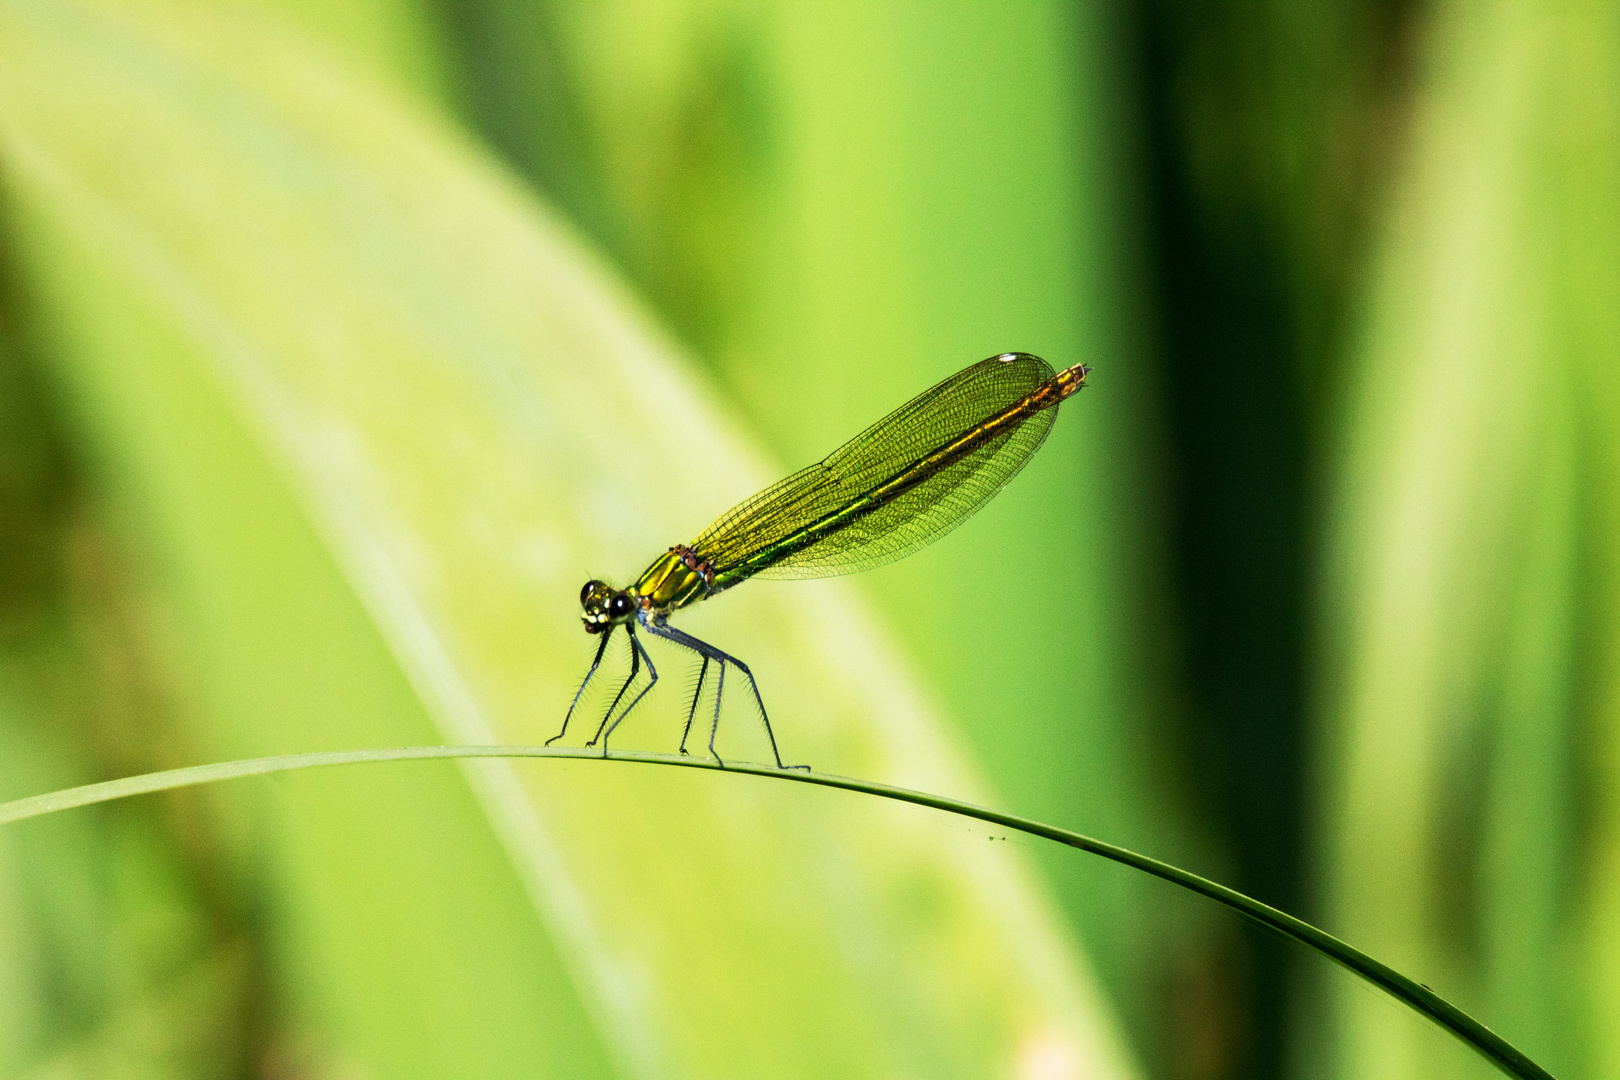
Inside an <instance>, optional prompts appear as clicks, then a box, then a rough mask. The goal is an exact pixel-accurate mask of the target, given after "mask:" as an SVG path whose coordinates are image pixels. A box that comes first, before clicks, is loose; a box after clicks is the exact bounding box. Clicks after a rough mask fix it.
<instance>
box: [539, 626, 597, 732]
mask: <svg viewBox="0 0 1620 1080" xmlns="http://www.w3.org/2000/svg"><path fill="white" fill-rule="evenodd" d="M612 636H613V627H611V626H610V627H608V628H607V629H606V630H604V631H602V644H600V645H598V646H597V647H596V658H595V659H593V660H592V661H591V670H589V671H587V672H586V673H585V678H584V679H582V680H581V681H580V684H579V689H578V690H575V691H574V700H573V701H571V702H569V703H568V712H567V713H565V714H564V715H563V726H562V730H561V731H559V732H557V734H555V735H553V736H552V737H551V738H549V739H547V740H546V745H547V746H550V745H551V744H552V743H554V742H556V741H557V740H558V739H560V738H562V737H563V736H564V735H566V734H568V721H570V720H572V719H573V718H574V710H575V709H577V708H578V707H579V699H580V697H581V696H582V695H583V694H584V693H585V688H586V687H587V686H589V685H591V679H592V677H593V676H595V675H596V669H597V668H599V667H601V666H602V654H603V653H605V652H607V647H608V638H610V637H612Z"/></svg>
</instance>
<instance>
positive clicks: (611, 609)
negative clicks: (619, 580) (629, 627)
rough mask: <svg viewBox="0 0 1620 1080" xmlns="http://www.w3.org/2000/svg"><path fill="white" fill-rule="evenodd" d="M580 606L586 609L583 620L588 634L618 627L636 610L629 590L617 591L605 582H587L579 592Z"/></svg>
mask: <svg viewBox="0 0 1620 1080" xmlns="http://www.w3.org/2000/svg"><path fill="white" fill-rule="evenodd" d="M579 605H580V607H582V608H584V609H585V614H584V615H583V616H581V619H582V621H583V622H584V623H585V632H586V633H587V634H600V633H601V632H602V631H604V630H606V629H607V628H608V627H610V626H617V625H618V624H619V623H622V622H624V620H626V619H628V618H629V617H630V615H631V613H632V612H634V611H635V610H636V603H635V601H634V600H633V599H631V597H630V590H629V589H615V588H614V587H613V586H611V585H609V584H608V583H607V582H605V581H587V582H586V583H585V587H584V588H583V589H581V590H579Z"/></svg>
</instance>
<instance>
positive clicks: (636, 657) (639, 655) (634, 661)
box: [585, 624, 658, 757]
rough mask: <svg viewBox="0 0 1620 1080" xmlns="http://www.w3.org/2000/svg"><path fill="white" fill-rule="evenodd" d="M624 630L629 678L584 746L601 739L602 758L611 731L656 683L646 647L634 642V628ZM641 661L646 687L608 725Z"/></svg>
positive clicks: (627, 625)
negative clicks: (628, 650) (627, 644)
mask: <svg viewBox="0 0 1620 1080" xmlns="http://www.w3.org/2000/svg"><path fill="white" fill-rule="evenodd" d="M624 629H625V631H626V632H627V633H629V635H630V677H629V678H628V679H626V680H624V685H623V686H621V687H619V692H618V694H616V695H615V696H614V698H613V704H612V705H609V706H608V711H607V715H606V716H604V717H602V723H601V725H599V726H598V727H597V729H596V734H595V735H593V736H591V741H590V742H588V743H586V744H585V745H586V746H595V745H596V740H597V739H601V740H602V756H603V757H607V741H608V738H609V737H610V736H612V734H613V729H614V728H616V727H618V726H619V725H620V724H622V723H624V718H625V717H627V716H629V715H630V710H631V709H634V708H635V707H636V706H637V705H639V704H641V699H642V698H644V697H646V696H647V691H649V690H651V689H652V688H653V687H654V686H655V685H657V683H658V669H657V668H655V667H653V662H652V657H651V656H650V655H648V653H647V648H646V646H644V645H642V644H641V642H639V641H637V640H636V628H635V627H634V626H632V625H629V624H626V625H625V628H624ZM642 660H645V661H647V685H646V686H643V687H642V688H641V692H640V693H639V694H637V695H636V696H635V697H633V698H631V699H630V704H628V705H626V706H625V707H624V711H623V712H621V713H620V714H619V718H618V719H617V720H614V721H613V723H611V724H609V723H608V720H609V719H610V718H612V716H613V710H614V709H615V708H617V707H618V705H619V699H620V698H622V697H624V692H625V691H626V690H628V689H630V684H631V683H633V682H635V681H636V673H637V672H638V671H639V670H640V669H641V661H642ZM603 728H606V729H607V730H606V732H604V731H603Z"/></svg>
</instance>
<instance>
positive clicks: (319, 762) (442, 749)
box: [0, 746, 1552, 1080]
mask: <svg viewBox="0 0 1620 1080" xmlns="http://www.w3.org/2000/svg"><path fill="white" fill-rule="evenodd" d="M424 758H563V759H568V760H577V761H608V762H615V763H632V764H642V765H676V766H682V767H685V768H689V769H713V770H715V771H717V772H727V773H742V774H746V775H749V776H764V777H768V778H770V779H773V780H791V781H794V782H795V783H800V784H818V785H820V786H822V787H830V788H841V789H843V790H844V791H858V792H862V793H864V794H867V795H876V796H879V797H881V798H885V799H894V800H896V801H898V802H907V803H913V804H915V805H917V806H927V807H931V808H933V809H935V810H943V811H945V812H947V813H951V814H959V815H961V816H962V817H969V818H976V819H977V820H979V821H984V822H988V823H989V824H992V825H999V826H1002V827H1003V828H1008V829H1016V830H1017V831H1019V832H1024V833H1029V834H1030V835H1031V836H1040V837H1044V838H1046V839H1048V840H1055V841H1057V842H1058V843H1060V844H1067V845H1068V846H1069V847H1072V848H1079V849H1080V850H1081V851H1089V852H1091V853H1092V854H1093V855H1101V856H1102V857H1103V858H1105V859H1112V860H1114V861H1115V862H1118V863H1124V864H1125V865H1126V866H1131V867H1135V868H1136V869H1138V870H1141V871H1143V872H1144V873H1148V874H1152V875H1153V876H1155V877H1160V878H1163V879H1164V880H1166V881H1168V882H1171V883H1173V884H1175V885H1180V886H1181V887H1182V888H1184V889H1190V890H1192V891H1193V892H1195V893H1199V894H1201V895H1203V896H1207V897H1209V898H1210V899H1211V900H1214V901H1216V902H1217V903H1220V904H1225V905H1226V906H1227V907H1229V908H1231V909H1232V910H1234V911H1236V912H1238V913H1239V914H1241V915H1246V916H1248V917H1249V918H1250V919H1253V920H1254V921H1255V922H1257V923H1259V924H1261V925H1262V926H1265V927H1269V928H1270V929H1272V930H1275V931H1276V932H1278V933H1280V934H1282V935H1284V936H1285V937H1289V938H1293V939H1294V940H1295V941H1298V942H1301V943H1302V944H1304V945H1307V946H1309V947H1310V948H1312V949H1315V950H1316V951H1317V952H1319V953H1321V954H1322V955H1324V956H1326V957H1327V958H1328V959H1330V960H1334V961H1336V962H1338V963H1339V964H1342V965H1343V966H1344V967H1347V968H1349V969H1350V970H1351V971H1353V972H1355V973H1356V974H1357V975H1360V976H1361V977H1362V978H1364V979H1366V980H1367V981H1368V982H1371V983H1373V984H1375V985H1377V986H1379V987H1382V988H1383V989H1384V990H1385V991H1386V992H1388V993H1390V994H1392V995H1394V996H1395V997H1396V998H1399V999H1400V1000H1401V1001H1404V1002H1405V1003H1406V1004H1407V1005H1410V1006H1411V1007H1412V1008H1413V1009H1416V1010H1417V1011H1418V1012H1419V1013H1422V1014H1423V1015H1424V1016H1426V1017H1428V1018H1429V1019H1430V1020H1432V1021H1434V1022H1435V1023H1436V1024H1439V1025H1440V1026H1441V1027H1443V1028H1445V1029H1446V1030H1447V1031H1449V1032H1451V1033H1452V1034H1453V1035H1455V1036H1457V1037H1458V1038H1459V1039H1461V1040H1462V1041H1463V1042H1465V1043H1467V1044H1468V1045H1469V1046H1471V1047H1473V1048H1474V1049H1475V1050H1477V1051H1479V1053H1481V1054H1483V1055H1484V1056H1485V1057H1486V1058H1487V1059H1488V1060H1489V1061H1490V1062H1491V1063H1492V1064H1494V1065H1496V1066H1497V1067H1498V1068H1499V1069H1501V1070H1502V1071H1503V1072H1505V1073H1507V1074H1508V1075H1509V1076H1516V1077H1521V1078H1524V1080H1531V1078H1537V1080H1552V1074H1551V1073H1549V1072H1547V1070H1545V1069H1543V1068H1542V1067H1541V1066H1539V1065H1537V1064H1536V1063H1535V1062H1533V1061H1531V1060H1530V1059H1529V1058H1528V1057H1526V1056H1525V1055H1524V1054H1523V1053H1521V1052H1520V1051H1519V1050H1518V1049H1516V1048H1515V1047H1514V1046H1513V1045H1512V1044H1511V1043H1509V1042H1508V1041H1507V1040H1505V1039H1503V1038H1502V1037H1501V1036H1499V1035H1497V1034H1496V1033H1495V1032H1493V1031H1491V1029H1490V1028H1488V1027H1486V1026H1485V1025H1484V1024H1481V1023H1480V1022H1479V1021H1477V1020H1475V1019H1474V1018H1473V1017H1471V1016H1469V1015H1468V1014H1467V1013H1465V1012H1463V1011H1462V1010H1461V1009H1459V1008H1457V1007H1456V1006H1455V1005H1453V1004H1452V1003H1451V1002H1449V1001H1447V1000H1446V999H1445V998H1443V997H1441V996H1440V995H1439V994H1436V993H1435V992H1434V991H1433V990H1430V989H1429V988H1428V987H1426V986H1423V985H1421V984H1420V983H1415V982H1413V981H1412V980H1411V979H1408V978H1407V977H1406V976H1404V975H1402V974H1401V973H1400V972H1398V971H1395V970H1394V969H1393V968H1390V967H1387V966H1386V965H1384V964H1381V963H1379V962H1378V961H1377V960H1374V959H1373V958H1372V957H1370V956H1368V955H1367V954H1366V953H1364V952H1362V951H1360V950H1359V949H1355V948H1352V947H1351V946H1349V945H1346V944H1345V943H1344V942H1342V941H1340V940H1339V939H1338V938H1336V937H1334V936H1333V935H1332V934H1328V933H1325V932H1324V931H1321V930H1318V929H1317V928H1316V927H1314V926H1312V925H1311V924H1310V923H1307V922H1303V921H1301V920H1299V919H1296V918H1294V917H1293V916H1292V915H1289V914H1288V913H1287V912H1283V911H1278V910H1277V909H1276V908H1274V907H1271V906H1270V905H1267V904H1262V903H1261V902H1260V901H1258V900H1255V899H1252V898H1251V897H1248V896H1244V895H1243V894H1242V893H1240V892H1236V891H1234V890H1232V889H1228V888H1227V887H1226V886H1224V885H1219V884H1216V883H1215V882H1213V881H1210V880H1209V879H1208V878H1202V877H1199V876H1198V875H1197V874H1192V873H1188V872H1187V871H1186V870H1182V869H1179V868H1178V867H1174V866H1171V865H1170V864H1169V863H1163V862H1160V861H1159V860H1157V859H1150V858H1148V857H1147V856H1146V855H1138V854H1137V853H1136V852H1134V851H1128V850H1126V849H1125V848H1122V847H1116V846H1115V845H1113V844H1109V843H1105V842H1103V841H1101V840H1093V839H1092V838H1091V837H1089V836H1082V835H1081V834H1079V833H1076V832H1070V831H1069V830H1067V829H1060V828H1058V827H1057V826H1055V825H1046V824H1043V823H1041V822H1039V821H1031V820H1029V819H1028V818H1021V817H1018V816H1017V815H1015V814H1005V813H1002V812H1001V811H999V810H990V809H986V808H985V807H982V806H974V805H973V804H972V803H965V802H960V801H958V800H956V799H950V798H946V797H945V796H943V795H930V794H928V793H927V792H924V791H913V790H911V789H909V788H901V787H891V786H889V785H888V784H877V783H873V782H872V781H870V780H856V779H852V778H851V777H847V776H833V775H830V774H827V773H814V772H799V771H797V770H783V769H776V768H772V767H770V766H767V765H749V764H741V763H731V764H728V765H726V766H725V767H724V768H722V767H721V766H719V765H717V764H715V763H714V762H713V761H711V760H710V759H708V758H698V757H688V756H678V755H674V754H641V753H615V754H613V755H612V756H611V757H603V755H602V754H600V753H598V752H596V751H592V750H578V749H560V748H559V749H553V748H550V747H545V746H399V747H385V748H381V749H375V750H340V751H334V752H328V753H318V754H285V755H281V756H279V757H266V758H251V759H249V760H246V761H227V762H223V763H221V764H218V765H194V766H192V767H190V768H187V769H170V770H168V771H166V772H156V773H147V774H145V775H143V776H130V777H126V778H124V779H122V780H109V781H106V782H105V783H100V784H86V785H85V786H83V787H76V788H66V789H64V790H62V791H53V792H50V793H48V794H45V795H33V796H30V797H28V798H26V799H16V800H14V801H12V802H7V803H0V825H4V824H6V823H8V822H12V821H21V820H23V819H24V818H31V817H38V816H40V815H41V814H51V813H55V812H56V811H58V810H68V809H72V808H73V807H76V806H89V805H91V804H92V803H103V802H110V801H111V800H113V799H123V798H127V797H128V796H131V795H143V794H146V793H148V792H153V791H168V790H170V789H172V788H181V787H191V786H193V785H197V784H211V783H215V782H217V781H220V780H234V779H236V778H238V777H243V776H261V775H263V774H265V773H276V772H290V771H292V770H294V769H313V768H318V767H322V766H327V765H360V764H366V763H371V762H379V761H413V760H421V759H424Z"/></svg>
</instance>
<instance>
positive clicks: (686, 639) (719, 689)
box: [641, 618, 810, 770]
mask: <svg viewBox="0 0 1620 1080" xmlns="http://www.w3.org/2000/svg"><path fill="white" fill-rule="evenodd" d="M641 625H642V626H644V627H646V629H647V632H648V633H650V634H656V635H658V636H659V637H661V638H663V639H664V640H665V641H673V642H674V643H675V644H677V645H683V646H685V647H686V648H688V649H691V650H692V651H693V652H695V653H697V654H698V655H699V656H701V657H703V658H704V660H705V661H709V660H713V661H714V662H715V663H717V664H719V665H720V674H719V678H718V680H717V681H716V685H715V695H714V722H713V724H711V725H710V728H709V753H710V754H711V755H712V756H713V757H714V760H715V764H717V765H720V766H722V767H723V766H724V765H725V762H724V761H723V760H722V759H721V757H720V755H719V754H718V753H716V752H715V748H714V738H715V735H716V734H717V733H718V732H719V730H720V700H721V698H722V697H723V696H724V694H725V688H726V665H727V664H730V665H731V666H732V667H735V668H736V669H737V670H738V671H740V672H742V674H743V678H745V679H747V680H748V688H749V690H750V691H751V692H752V693H753V695H754V704H755V705H757V706H759V719H760V721H761V722H762V723H763V724H764V725H765V737H766V738H767V739H769V740H770V744H771V756H772V757H774V758H775V759H776V767H777V768H778V769H805V770H808V769H809V768H810V766H808V765H784V764H783V763H782V754H781V752H780V751H779V750H777V748H776V733H775V732H773V731H772V730H771V718H770V716H769V715H768V714H767V713H766V712H765V699H764V698H763V697H761V696H760V693H759V683H757V682H755V681H754V673H753V672H752V671H749V670H748V665H747V664H745V663H743V662H742V661H741V660H738V659H737V658H736V657H735V656H732V655H731V654H730V653H726V652H721V651H720V650H719V649H717V648H715V647H714V646H713V645H710V644H709V643H708V642H707V641H700V640H698V639H697V638H695V637H693V636H692V635H691V634H685V633H682V632H681V631H679V630H677V629H675V628H674V627H673V626H671V625H669V624H668V623H667V622H664V621H663V620H661V619H656V618H654V619H648V620H646V621H645V622H643V623H642V624H641ZM699 689H700V690H701V689H702V687H701V685H700V686H699ZM696 710H697V699H696V697H695V696H694V697H693V701H692V710H691V711H693V712H695V711H696ZM687 727H688V728H690V727H691V718H690V716H689V717H688V719H687ZM681 744H682V745H683V746H684V745H685V744H686V739H685V737H684V736H683V737H682V739H681Z"/></svg>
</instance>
